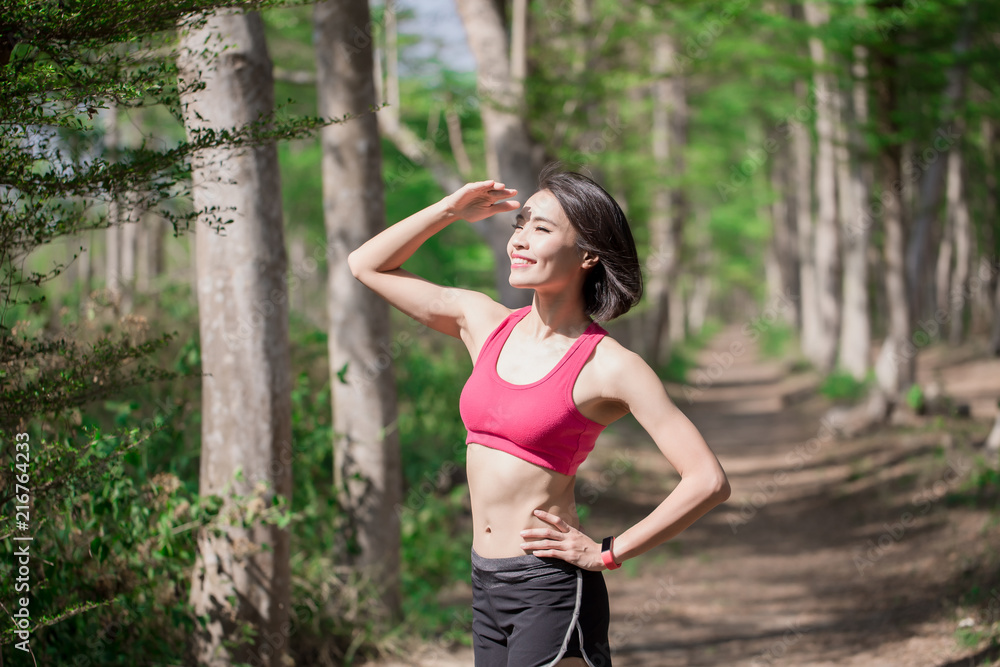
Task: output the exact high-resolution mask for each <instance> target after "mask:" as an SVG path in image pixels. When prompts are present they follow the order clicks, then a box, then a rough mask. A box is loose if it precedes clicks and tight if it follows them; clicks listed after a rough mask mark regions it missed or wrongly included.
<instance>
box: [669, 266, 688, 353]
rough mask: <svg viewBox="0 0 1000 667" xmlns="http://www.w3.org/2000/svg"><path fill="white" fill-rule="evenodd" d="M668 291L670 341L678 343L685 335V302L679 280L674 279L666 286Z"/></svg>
mask: <svg viewBox="0 0 1000 667" xmlns="http://www.w3.org/2000/svg"><path fill="white" fill-rule="evenodd" d="M667 290H668V291H669V292H670V324H669V327H670V342H671V343H680V342H683V341H684V339H685V338H686V337H687V303H686V302H685V300H684V289H683V287H682V286H681V283H680V281H679V280H674V281H673V282H671V283H670V286H669V287H668V288H667Z"/></svg>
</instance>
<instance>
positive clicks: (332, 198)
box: [314, 0, 403, 617]
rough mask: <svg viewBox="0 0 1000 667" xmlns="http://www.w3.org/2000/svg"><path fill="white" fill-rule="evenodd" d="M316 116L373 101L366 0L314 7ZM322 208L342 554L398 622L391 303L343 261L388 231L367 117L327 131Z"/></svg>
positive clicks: (375, 137) (377, 147)
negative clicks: (358, 36) (344, 520)
mask: <svg viewBox="0 0 1000 667" xmlns="http://www.w3.org/2000/svg"><path fill="white" fill-rule="evenodd" d="M314 18H315V35H316V65H317V77H318V86H319V88H318V93H319V105H320V114H321V115H323V116H342V115H345V114H364V113H365V112H366V111H368V110H370V109H372V108H373V106H374V105H375V104H376V98H375V84H374V81H373V78H372V69H373V66H372V49H371V40H367V41H366V42H365V43H363V44H360V45H359V44H358V43H357V42H356V41H355V31H357V30H364V29H365V27H366V26H369V25H370V17H369V8H368V3H367V0H327V1H326V2H321V3H319V4H317V5H316V9H315V14H314ZM321 140H322V144H323V209H324V218H325V222H326V233H327V248H328V258H329V266H330V273H329V282H328V285H327V305H328V315H329V318H330V336H329V349H330V378H331V382H332V384H333V389H332V392H331V394H332V401H333V414H334V430H335V432H336V436H335V437H336V441H335V443H334V484H335V486H336V489H337V493H338V497H339V498H340V502H341V505H342V507H343V508H344V510H345V512H346V514H347V515H348V517H349V519H348V521H349V522H350V525H349V526H348V535H346V536H345V538H346V540H345V541H346V542H347V543H346V544H345V545H344V546H345V549H344V552H343V553H341V554H339V556H340V557H342V558H345V559H346V560H347V562H349V563H351V564H352V565H354V566H355V567H356V568H357V569H358V570H359V571H362V572H364V573H365V574H367V575H368V576H369V577H370V578H371V580H372V581H373V583H375V585H376V586H377V587H378V589H379V591H380V593H381V595H382V601H383V604H384V607H385V610H386V615H387V616H389V617H391V616H395V615H398V613H399V609H400V598H399V552H400V534H399V517H398V515H397V514H396V508H397V507H398V506H399V505H400V503H401V501H402V494H403V491H402V463H401V460H400V452H399V436H398V433H397V432H396V427H395V423H396V393H395V380H394V376H393V372H392V360H391V359H390V358H387V353H388V354H389V355H392V356H395V354H398V353H393V352H392V350H393V349H394V347H395V346H398V345H400V343H399V342H398V341H393V340H392V339H391V338H390V329H389V306H388V304H387V303H386V302H385V301H384V300H383V299H381V298H379V297H378V296H376V295H375V294H374V293H373V292H372V291H371V290H369V289H368V288H367V287H365V286H364V285H362V284H361V283H360V282H358V281H357V280H355V279H354V277H353V276H352V275H351V272H350V269H349V268H348V265H347V255H348V254H349V253H350V252H351V251H352V250H354V249H355V248H357V247H359V246H360V245H361V244H362V243H364V242H365V241H366V240H368V239H369V238H371V237H372V236H375V235H376V234H377V233H378V232H379V231H381V230H382V229H383V228H384V227H385V207H384V203H383V194H382V154H381V144H380V142H379V134H378V127H377V124H376V119H375V116H374V115H372V114H368V115H365V116H363V117H360V118H358V119H356V120H354V121H353V122H351V123H350V124H347V125H342V126H333V127H328V128H325V129H324V130H323V131H322V134H321Z"/></svg>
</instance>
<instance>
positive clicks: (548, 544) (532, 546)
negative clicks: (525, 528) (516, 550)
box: [521, 540, 562, 551]
mask: <svg viewBox="0 0 1000 667" xmlns="http://www.w3.org/2000/svg"><path fill="white" fill-rule="evenodd" d="M561 546H562V545H561V544H560V543H559V542H558V541H554V540H537V541H535V542H522V543H521V550H522V551H540V550H543V549H548V550H555V549H558V548H559V547H561Z"/></svg>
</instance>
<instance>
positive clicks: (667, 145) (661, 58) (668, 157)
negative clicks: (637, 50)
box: [645, 33, 688, 365]
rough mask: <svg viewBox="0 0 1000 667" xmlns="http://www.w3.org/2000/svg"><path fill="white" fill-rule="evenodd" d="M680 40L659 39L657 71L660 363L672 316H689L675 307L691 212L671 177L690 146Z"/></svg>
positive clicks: (655, 326)
mask: <svg viewBox="0 0 1000 667" xmlns="http://www.w3.org/2000/svg"><path fill="white" fill-rule="evenodd" d="M676 60H677V58H676V45H675V41H674V39H673V37H672V36H671V35H669V34H667V33H663V34H660V35H658V36H656V37H655V38H654V44H653V67H652V71H653V74H654V76H656V77H657V78H656V80H655V81H654V82H653V84H652V91H651V92H652V97H653V123H652V136H651V143H652V152H653V161H654V165H655V168H656V173H657V176H658V178H657V179H656V181H657V184H656V185H655V186H654V188H655V189H654V193H653V202H652V211H651V215H650V220H649V227H650V237H651V244H650V257H651V259H650V261H649V262H648V264H649V265H650V280H649V288H648V290H647V300H648V301H650V302H651V308H650V310H649V311H647V315H648V322H647V325H646V336H645V339H646V340H645V343H646V345H645V349H646V355H647V359H648V361H649V363H651V364H653V365H656V364H659V363H660V362H661V360H663V359H665V358H668V357H669V356H670V337H669V336H668V333H669V331H670V325H671V318H683V317H684V312H683V310H680V309H678V312H672V311H671V302H673V303H674V304H676V303H677V302H678V299H676V298H674V299H671V292H673V293H674V294H676V293H677V290H676V287H675V285H674V282H675V280H676V279H677V277H678V275H679V271H678V269H679V268H680V260H681V246H682V239H683V233H684V219H685V217H686V215H687V212H688V211H687V210H686V200H685V195H684V192H683V190H682V189H681V188H680V187H679V186H676V185H673V186H672V185H670V183H671V181H676V180H678V179H680V178H681V177H682V175H683V173H684V155H683V152H684V149H685V144H686V143H687V115H688V109H687V97H686V95H685V82H684V77H683V76H682V75H681V73H680V72H676V71H675V72H671V71H670V66H671V63H674V62H676Z"/></svg>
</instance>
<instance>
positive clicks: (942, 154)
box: [906, 4, 974, 317]
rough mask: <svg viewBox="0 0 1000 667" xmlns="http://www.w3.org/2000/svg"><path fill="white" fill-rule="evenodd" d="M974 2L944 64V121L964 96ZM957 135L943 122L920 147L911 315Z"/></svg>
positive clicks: (918, 302) (909, 272) (909, 262)
mask: <svg viewBox="0 0 1000 667" xmlns="http://www.w3.org/2000/svg"><path fill="white" fill-rule="evenodd" d="M973 10H974V5H973V4H969V5H968V6H967V7H966V10H965V15H964V16H963V18H962V24H961V27H960V29H959V35H958V38H957V39H956V40H955V46H954V52H955V57H956V58H957V61H956V62H955V63H954V64H953V65H952V66H951V67H949V68H948V86H947V88H946V89H945V92H944V104H943V112H942V118H943V120H944V121H945V122H946V123H948V122H954V115H955V109H956V108H957V106H958V104H959V102H960V101H961V100H962V98H963V97H964V96H965V79H966V65H965V63H964V61H963V60H961V56H962V55H963V54H964V53H965V52H966V51H968V49H969V42H970V40H971V32H972V21H973V18H974V16H973ZM957 138H958V130H956V129H955V128H954V126H947V125H946V126H945V128H942V129H940V130H938V132H937V134H936V135H935V136H934V137H933V138H932V141H933V144H932V146H925V147H923V148H922V154H921V161H922V162H927V161H928V159H927V158H926V157H923V154H924V153H925V152H926V151H924V150H923V149H924V148H925V149H926V150H930V151H932V152H933V154H934V157H933V158H931V159H930V160H929V162H930V164H929V165H927V168H926V170H925V171H924V173H923V178H922V179H921V182H920V193H919V203H918V204H917V209H916V211H917V214H916V217H915V219H914V222H913V233H912V234H911V236H910V240H909V246H908V247H907V249H906V279H907V282H908V284H909V288H910V297H909V298H910V309H911V311H912V313H913V317H919V316H920V315H922V314H923V312H924V305H925V301H924V293H925V292H926V291H927V290H925V289H924V284H925V283H924V281H925V276H926V275H927V272H926V271H922V270H921V269H922V268H923V267H924V265H925V263H926V261H925V257H926V255H927V245H928V243H927V239H928V237H929V231H930V226H931V223H932V222H933V221H934V220H935V219H937V217H938V209H939V208H940V204H941V194H942V191H943V190H944V182H945V166H946V164H947V162H948V161H947V160H946V159H945V158H946V157H947V155H948V152H949V150H950V149H951V148H952V147H953V144H954V143H955V141H956V140H957Z"/></svg>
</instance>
